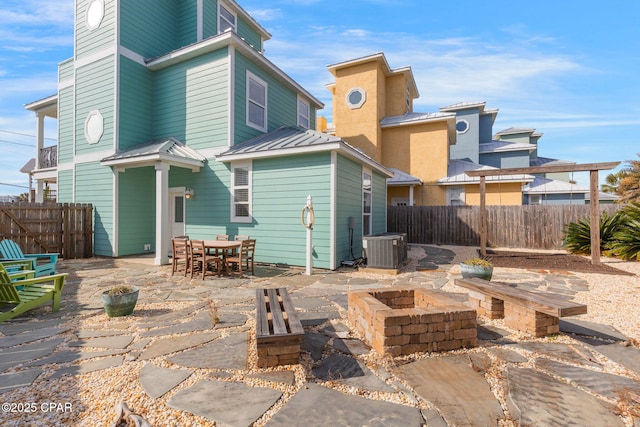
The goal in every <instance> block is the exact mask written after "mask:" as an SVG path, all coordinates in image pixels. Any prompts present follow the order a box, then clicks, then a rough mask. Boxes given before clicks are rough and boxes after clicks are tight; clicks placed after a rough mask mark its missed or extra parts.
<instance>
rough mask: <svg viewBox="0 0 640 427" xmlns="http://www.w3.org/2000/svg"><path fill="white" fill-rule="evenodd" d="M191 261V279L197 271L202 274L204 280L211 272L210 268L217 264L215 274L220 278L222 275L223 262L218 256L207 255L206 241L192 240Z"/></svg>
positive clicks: (190, 245)
mask: <svg viewBox="0 0 640 427" xmlns="http://www.w3.org/2000/svg"><path fill="white" fill-rule="evenodd" d="M189 249H190V250H189V259H190V268H191V277H193V273H194V271H195V270H196V269H199V271H201V272H202V280H204V277H205V275H206V274H207V272H209V271H210V270H209V266H210V265H211V264H215V270H213V271H215V273H216V274H217V275H218V276H220V275H221V274H222V268H221V267H222V260H221V259H220V257H219V256H218V255H214V254H209V253H207V248H206V247H205V245H204V240H191V242H190V244H189Z"/></svg>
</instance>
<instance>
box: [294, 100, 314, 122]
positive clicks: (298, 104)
mask: <svg viewBox="0 0 640 427" xmlns="http://www.w3.org/2000/svg"><path fill="white" fill-rule="evenodd" d="M300 104H304V105H306V106H307V113H306V114H307V115H306V116H305V115H304V114H303V112H302V111H300ZM296 106H297V108H298V126H300V127H303V128H305V129H310V128H311V105H309V102H307V101H306V100H305V99H303V98H301V97H298V102H297V103H296ZM300 118H303V119H306V120H307V125H306V126H305V125H304V124H303V123H301V121H300Z"/></svg>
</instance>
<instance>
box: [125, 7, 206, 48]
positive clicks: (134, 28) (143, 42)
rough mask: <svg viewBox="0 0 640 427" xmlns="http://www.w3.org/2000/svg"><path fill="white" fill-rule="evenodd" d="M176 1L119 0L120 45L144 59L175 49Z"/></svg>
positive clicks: (176, 45)
mask: <svg viewBox="0 0 640 427" xmlns="http://www.w3.org/2000/svg"><path fill="white" fill-rule="evenodd" d="M194 3H195V2H194ZM177 4H178V2H176V1H174V0H120V44H121V45H122V46H123V47H126V48H127V49H130V50H132V51H134V52H136V53H138V54H140V55H142V56H144V57H147V58H153V57H156V56H160V55H163V54H165V53H168V52H171V51H172V50H175V49H177V48H178V43H177V41H176V38H175V35H174V30H175V28H176V25H178V24H177V23H176V18H175V17H176V16H177V15H178V8H177ZM141 16H143V17H144V19H140V17H141Z"/></svg>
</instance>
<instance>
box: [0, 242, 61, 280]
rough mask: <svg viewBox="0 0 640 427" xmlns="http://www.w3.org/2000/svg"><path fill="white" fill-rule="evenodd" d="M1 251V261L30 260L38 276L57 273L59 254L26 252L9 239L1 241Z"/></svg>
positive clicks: (32, 268)
mask: <svg viewBox="0 0 640 427" xmlns="http://www.w3.org/2000/svg"><path fill="white" fill-rule="evenodd" d="M0 253H1V254H2V259H0V261H24V260H30V261H31V270H34V271H35V272H36V273H35V276H36V277H40V276H47V275H51V274H56V264H57V263H58V255H59V254H24V253H22V249H20V246H18V244H17V243H16V242H14V241H13V240H8V239H5V240H3V241H1V242H0ZM38 262H40V263H38Z"/></svg>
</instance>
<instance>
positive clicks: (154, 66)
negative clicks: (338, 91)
mask: <svg viewBox="0 0 640 427" xmlns="http://www.w3.org/2000/svg"><path fill="white" fill-rule="evenodd" d="M225 46H232V47H234V48H236V49H237V50H239V51H240V52H241V53H242V54H243V55H245V56H248V57H249V58H250V59H251V60H253V61H254V62H256V63H258V65H261V66H262V67H263V68H265V69H266V70H267V71H268V72H270V73H271V74H272V75H273V76H275V77H276V78H277V79H278V80H280V81H281V82H282V83H284V84H285V85H287V86H289V87H290V88H292V89H293V90H294V91H296V92H298V93H300V94H301V95H303V96H305V97H306V98H308V99H309V102H310V103H313V104H314V107H316V109H318V110H321V109H323V108H324V104H323V103H322V102H321V101H319V100H318V99H317V98H316V97H315V96H313V95H312V94H311V93H309V92H308V91H307V90H306V89H305V88H303V87H302V86H300V85H299V84H298V83H297V82H296V81H295V80H293V79H292V78H291V77H289V76H288V75H287V74H285V72H284V71H282V70H281V69H279V68H278V67H277V66H276V65H275V64H273V63H272V62H271V61H269V60H268V59H267V58H265V57H264V56H263V55H262V54H261V53H260V52H258V51H256V50H255V49H254V48H252V47H251V46H249V45H248V44H247V42H245V41H244V40H242V39H241V38H240V37H239V36H238V35H237V34H236V33H234V32H232V31H227V32H225V33H221V34H218V35H217V36H214V37H211V38H208V39H207V40H204V41H202V42H201V43H197V44H195V45H191V46H187V47H185V48H182V49H178V50H176V51H174V52H171V53H169V54H167V55H164V56H161V57H159V58H155V59H153V60H151V61H149V62H148V63H147V67H149V69H150V70H154V71H157V70H160V69H163V68H166V67H169V66H171V65H174V64H177V63H179V62H182V61H186V60H188V59H192V58H195V57H197V56H200V55H202V54H203V53H208V52H213V51H216V50H218V49H221V48H223V47H225Z"/></svg>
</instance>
